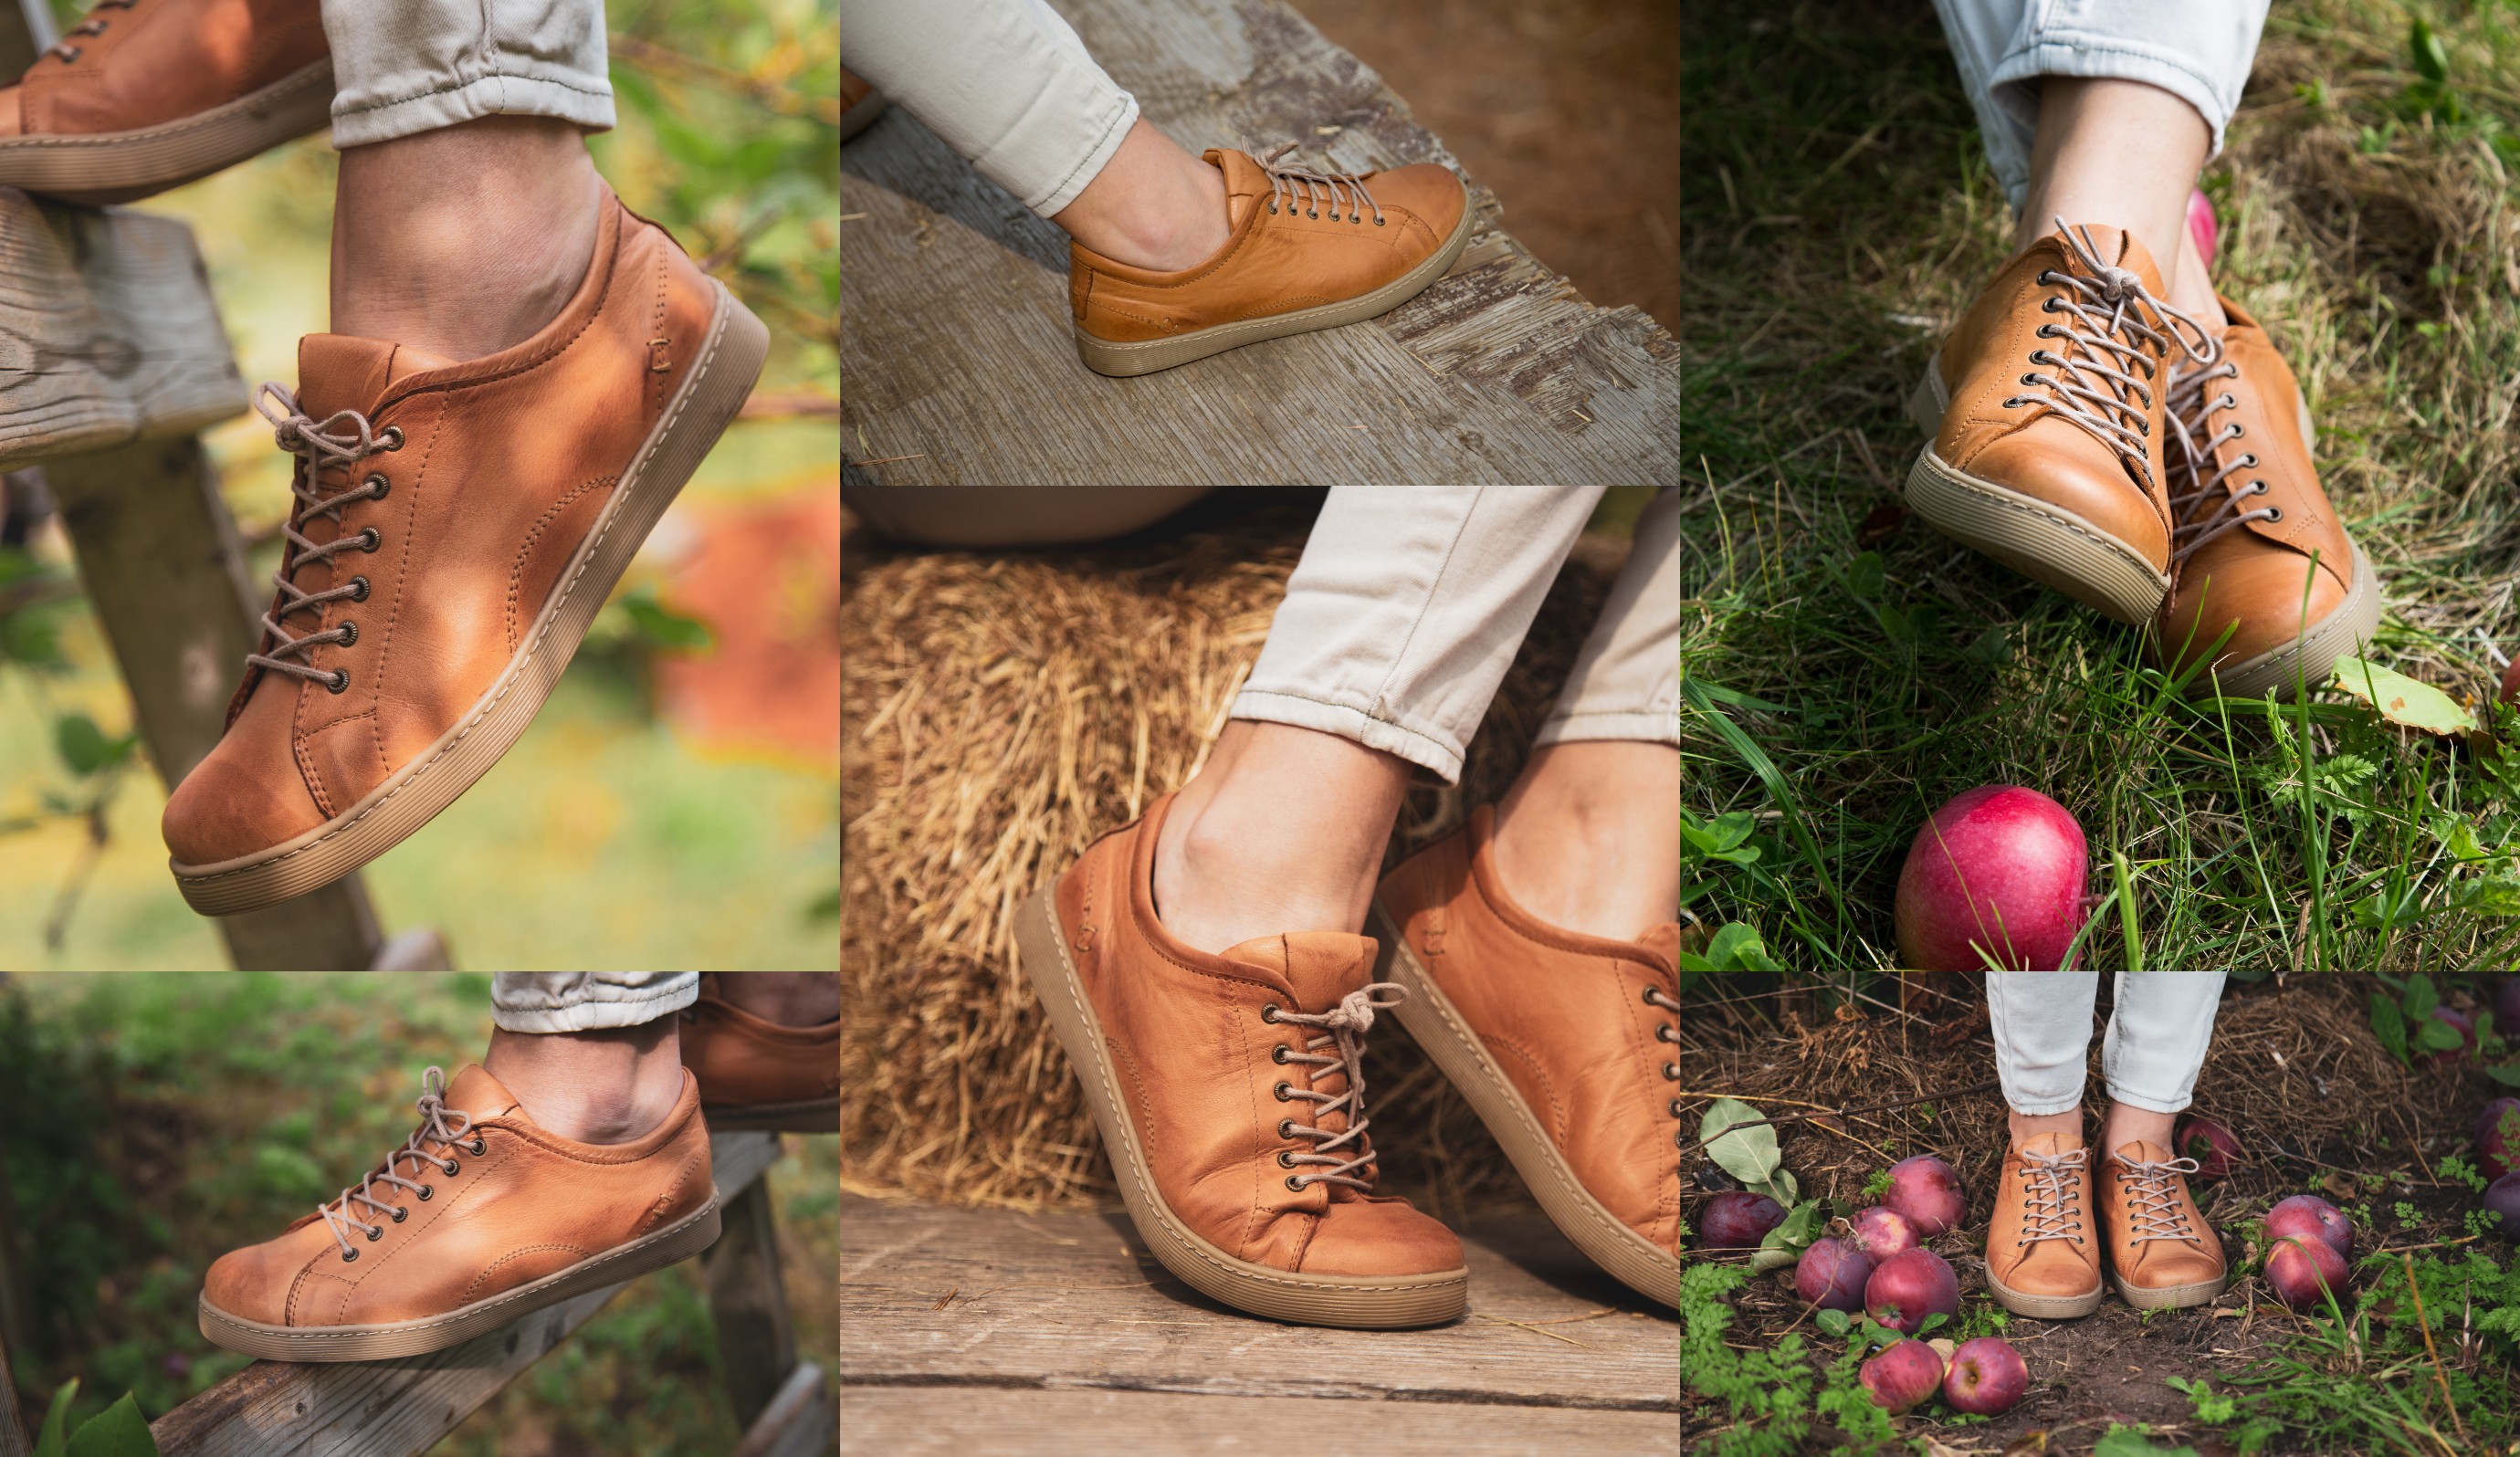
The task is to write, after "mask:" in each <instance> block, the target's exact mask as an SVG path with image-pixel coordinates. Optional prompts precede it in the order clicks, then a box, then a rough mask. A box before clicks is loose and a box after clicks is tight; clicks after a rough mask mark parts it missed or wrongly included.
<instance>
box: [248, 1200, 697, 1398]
mask: <svg viewBox="0 0 2520 1457" xmlns="http://www.w3.org/2000/svg"><path fill="white" fill-rule="evenodd" d="M718 1225H719V1218H718V1204H717V1195H716V1194H715V1193H714V1192H712V1193H711V1194H710V1195H709V1198H708V1203H706V1204H704V1205H702V1206H700V1207H699V1208H698V1209H697V1210H696V1211H694V1212H692V1213H691V1214H685V1215H684V1216H683V1217H682V1218H681V1219H680V1220H678V1221H676V1222H675V1223H673V1224H670V1225H668V1226H666V1227H665V1228H663V1229H660V1230H658V1231H656V1232H655V1233H654V1234H652V1235H647V1236H644V1237H642V1238H640V1239H637V1240H633V1241H632V1242H630V1243H629V1244H626V1245H622V1246H619V1247H617V1248H615V1249H612V1250H608V1251H606V1252H605V1253H604V1254H602V1255H597V1256H594V1257H592V1258H587V1259H582V1260H579V1261H578V1262H577V1263H575V1264H573V1265H570V1266H569V1267H568V1268H567V1269H564V1270H556V1271H554V1272H553V1273H551V1274H548V1275H545V1276H543V1277H542V1278H541V1279H539V1280H535V1281H533V1282H531V1283H529V1284H525V1285H519V1286H517V1288H516V1289H514V1290H511V1291H508V1292H507V1293H505V1294H503V1295H496V1296H492V1297H491V1298H490V1299H488V1300H485V1301H475V1302H472V1304H470V1305H466V1306H464V1307H463V1308H461V1309H458V1310H452V1311H449V1312H447V1313H446V1314H444V1315H432V1316H429V1317H428V1318H427V1319H425V1320H405V1321H395V1322H393V1323H391V1324H387V1325H365V1326H336V1327H332V1328H329V1329H327V1328H324V1327H304V1326H275V1325H266V1324H264V1323H263V1322H261V1321H258V1320H248V1319H246V1318H245V1317H244V1316H242V1315H231V1314H229V1313H228V1312H227V1311H225V1310H222V1309H220V1308H219V1307H218V1306H216V1305H213V1304H211V1303H210V1298H209V1293H208V1292H206V1291H204V1292H203V1294H202V1298H201V1317H200V1318H201V1327H202V1335H203V1337H205V1338H206V1339H207V1340H208V1341H209V1342H210V1344H211V1345H213V1346H217V1347H222V1348H223V1349H227V1350H233V1351H236V1352H238V1353H240V1354H243V1355H249V1356H254V1357H256V1358H258V1359H261V1360H266V1361H381V1360H387V1359H390V1358H392V1357H395V1356H416V1355H427V1353H428V1352H430V1351H434V1350H444V1349H446V1348H447V1347H451V1346H461V1345H463V1344H464V1343H465V1342H467V1341H470V1340H472V1338H473V1337H475V1336H478V1335H480V1334H482V1333H483V1332H485V1331H495V1330H497V1329H499V1328H500V1327H501V1326H505V1325H509V1324H512V1323H514V1322H516V1321H517V1320H521V1319H523V1318H524V1317H525V1316H527V1315H530V1314H532V1313H533V1312H534V1311H536V1310H540V1309H543V1308H544V1307H546V1306H549V1305H557V1304H559V1303H560V1302H562V1301H565V1300H569V1299H571V1298H572V1297H575V1296H579V1295H583V1294H585V1293H586V1292H588V1291H590V1290H601V1289H603V1288H604V1287H605V1286H607V1285H617V1284H619V1283H621V1282H622V1281H624V1280H633V1279H636V1278H638V1277H639V1276H641V1275H645V1274H648V1273H650V1272H651V1271H653V1270H661V1269H663V1268H664V1267H665V1266H667V1265H669V1264H679V1263H681V1262H682V1261H683V1260H686V1259H689V1258H692V1257H693V1256H695V1255H697V1254H699V1253H700V1252H701V1251H702V1250H705V1249H707V1248H708V1247H709V1246H711V1245H713V1244H715V1243H717V1236H718Z"/></svg>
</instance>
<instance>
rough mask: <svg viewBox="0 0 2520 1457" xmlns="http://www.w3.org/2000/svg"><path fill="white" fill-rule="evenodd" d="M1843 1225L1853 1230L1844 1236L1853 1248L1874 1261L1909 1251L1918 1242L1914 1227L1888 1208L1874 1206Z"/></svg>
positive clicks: (1904, 1216)
mask: <svg viewBox="0 0 2520 1457" xmlns="http://www.w3.org/2000/svg"><path fill="white" fill-rule="evenodd" d="M1847 1222H1848V1223H1849V1224H1850V1225H1852V1226H1853V1228H1854V1231H1855V1232H1854V1233H1853V1234H1851V1235H1849V1236H1847V1237H1848V1238H1849V1239H1851V1240H1853V1241H1854V1242H1855V1246H1856V1248H1857V1249H1859V1250H1862V1251H1863V1252H1864V1253H1865V1254H1867V1255H1869V1256H1871V1257H1872V1258H1874V1259H1887V1258H1890V1257H1891V1256H1893V1255H1896V1254H1898V1253H1899V1252H1900V1251H1902V1250H1913V1249H1914V1248H1916V1246H1917V1245H1918V1244H1920V1243H1922V1242H1921V1241H1919V1240H1918V1239H1917V1238H1916V1226H1915V1224H1914V1223H1913V1222H1912V1221H1911V1220H1910V1219H1909V1218H1908V1216H1907V1215H1905V1214H1901V1213H1899V1212H1898V1211H1897V1210H1894V1209H1892V1208H1890V1207H1889V1206H1888V1205H1882V1204H1876V1205H1872V1206H1869V1207H1868V1208H1865V1209H1860V1210H1857V1211H1856V1212H1855V1217H1854V1218H1853V1219H1850V1220H1848V1221H1847Z"/></svg>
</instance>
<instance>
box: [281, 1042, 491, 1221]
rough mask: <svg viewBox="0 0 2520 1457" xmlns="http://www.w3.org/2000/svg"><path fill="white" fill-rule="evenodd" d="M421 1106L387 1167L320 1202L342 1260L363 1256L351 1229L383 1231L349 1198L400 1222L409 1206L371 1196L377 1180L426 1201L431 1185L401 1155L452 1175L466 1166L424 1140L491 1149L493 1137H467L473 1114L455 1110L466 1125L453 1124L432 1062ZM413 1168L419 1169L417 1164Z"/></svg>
mask: <svg viewBox="0 0 2520 1457" xmlns="http://www.w3.org/2000/svg"><path fill="white" fill-rule="evenodd" d="M418 1106H419V1108H420V1117H421V1125H420V1126H419V1127H418V1128H416V1129H414V1130H413V1131H412V1135H411V1137H410V1138H409V1139H408V1140H406V1141H405V1142H404V1143H403V1146H402V1147H400V1148H398V1149H395V1150H394V1151H393V1152H392V1153H389V1154H387V1155H385V1162H384V1168H383V1169H382V1170H372V1171H370V1173H369V1174H368V1176H367V1177H366V1178H363V1179H361V1180H359V1181H358V1182H357V1183H355V1184H352V1185H351V1186H350V1187H348V1188H346V1189H343V1190H342V1191H341V1192H340V1194H339V1196H338V1197H337V1198H335V1199H334V1200H333V1201H332V1202H331V1203H329V1204H321V1205H318V1206H316V1209H315V1212H316V1213H317V1214H322V1215H323V1216H324V1223H325V1225H326V1227H328V1228H330V1229H331V1230H332V1231H333V1240H334V1243H336V1244H337V1245H339V1246H340V1249H341V1261H342V1263H344V1264H347V1263H349V1262H351V1261H353V1260H355V1259H357V1258H359V1252H358V1249H357V1247H356V1246H354V1245H352V1244H351V1243H350V1234H349V1232H350V1231H351V1230H353V1229H356V1230H359V1231H361V1232H362V1233H364V1234H366V1235H367V1237H368V1238H369V1239H370V1240H372V1241H373V1240H379V1239H382V1238H383V1237H384V1232H385V1227H384V1226H383V1225H382V1224H370V1223H368V1222H366V1221H365V1220H363V1219H361V1218H360V1217H359V1216H358V1215H357V1214H353V1213H352V1212H351V1210H350V1201H351V1200H353V1199H355V1200H357V1201H358V1202H359V1203H361V1204H364V1205H366V1206H367V1207H368V1208H369V1209H372V1210H375V1211H376V1212H377V1213H378V1214H384V1215H390V1216H391V1217H392V1219H393V1221H394V1222H395V1223H396V1224H399V1223H401V1222H402V1221H403V1220H404V1219H405V1218H407V1217H409V1216H410V1214H411V1211H410V1209H409V1208H408V1207H406V1206H403V1205H399V1204H385V1203H382V1201H379V1200H377V1199H375V1198H372V1197H371V1196H370V1194H369V1191H370V1190H371V1189H373V1188H375V1187H376V1186H377V1185H378V1184H379V1183H383V1184H387V1185H392V1186H399V1187H401V1188H405V1189H409V1190H411V1191H413V1197H414V1198H417V1199H419V1200H420V1201H422V1202H423V1203H427V1200H428V1193H429V1186H428V1185H427V1184H419V1183H414V1182H412V1181H411V1180H410V1179H407V1178H404V1177H403V1176H402V1168H401V1166H402V1161H403V1160H405V1159H410V1160H413V1161H415V1162H416V1163H421V1164H427V1165H428V1166H429V1167H430V1168H432V1169H435V1170H438V1171H439V1172H440V1173H443V1174H446V1175H447V1176H448V1177H450V1178H451V1177H453V1176H454V1175H455V1174H456V1173H457V1172H458V1171H460V1170H462V1168H463V1166H462V1165H461V1164H458V1163H457V1162H456V1161H455V1159H454V1158H453V1157H452V1156H451V1155H450V1156H449V1157H448V1158H447V1159H446V1160H445V1161H444V1162H440V1161H439V1159H438V1157H437V1155H435V1154H432V1153H429V1152H427V1150H425V1149H423V1148H422V1147H421V1145H422V1143H424V1142H427V1143H432V1144H440V1145H443V1146H445V1147H447V1148H459V1149H462V1150H464V1151H465V1152H466V1153H469V1154H471V1155H472V1157H474V1158H476V1159H477V1158H479V1157H481V1156H482V1155H483V1154H485V1153H488V1152H489V1149H490V1145H489V1141H488V1140H487V1139H485V1138H483V1137H482V1136H481V1135H480V1134H478V1133H472V1115H471V1114H469V1113H464V1112H460V1111H459V1112H456V1113H454V1115H453V1116H454V1117H456V1118H460V1119H462V1120H463V1121H464V1122H463V1124H462V1126H450V1125H449V1124H448V1123H447V1121H446V1120H447V1117H448V1113H449V1110H448V1109H447V1106H446V1070H445V1069H443V1068H430V1069H429V1070H428V1071H427V1072H426V1073H423V1074H422V1075H421V1079H420V1098H419V1103H418ZM467 1133H472V1142H471V1143H469V1144H468V1143H466V1142H464V1141H463V1140H464V1135H465V1134H467ZM412 1171H413V1172H415V1173H417V1172H419V1170H417V1169H415V1170H412ZM336 1210H337V1211H339V1213H338V1214H335V1213H334V1212H335V1211H336Z"/></svg>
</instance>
